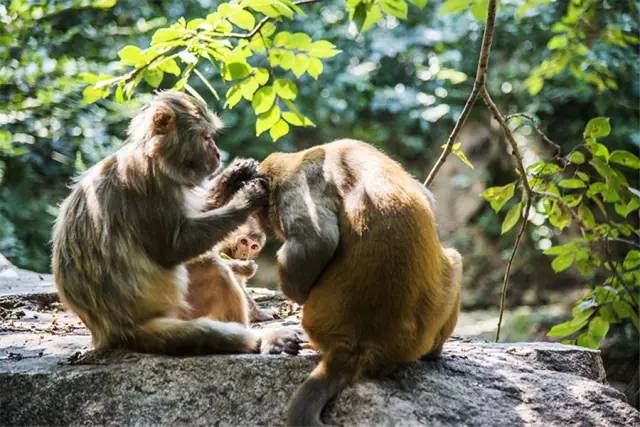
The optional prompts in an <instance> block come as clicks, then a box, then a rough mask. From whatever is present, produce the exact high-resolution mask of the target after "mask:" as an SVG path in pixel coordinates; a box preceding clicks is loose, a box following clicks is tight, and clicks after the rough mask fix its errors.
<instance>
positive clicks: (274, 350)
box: [259, 328, 302, 355]
mask: <svg viewBox="0 0 640 427" xmlns="http://www.w3.org/2000/svg"><path fill="white" fill-rule="evenodd" d="M260 338H261V340H260V349H259V351H260V353H261V354H280V353H287V354H293V355H296V354H298V352H299V351H300V342H301V341H302V331H301V330H300V329H299V328H277V329H263V330H262V331H261V336H260Z"/></svg>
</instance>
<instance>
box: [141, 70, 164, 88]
mask: <svg viewBox="0 0 640 427" xmlns="http://www.w3.org/2000/svg"><path fill="white" fill-rule="evenodd" d="M163 77H164V73H163V72H162V70H160V69H158V68H153V69H151V68H147V69H146V70H145V72H144V81H145V82H147V83H148V84H149V86H151V87H153V88H156V87H158V86H160V83H162V78H163Z"/></svg>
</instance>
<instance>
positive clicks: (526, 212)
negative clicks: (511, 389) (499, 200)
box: [496, 177, 532, 342]
mask: <svg viewBox="0 0 640 427" xmlns="http://www.w3.org/2000/svg"><path fill="white" fill-rule="evenodd" d="M522 179H526V178H525V177H523V178H522ZM531 202H532V200H531V198H527V204H526V206H525V208H524V217H523V220H522V225H521V226H520V231H518V236H517V237H516V241H515V243H514V244H513V249H511V256H510V257H509V262H508V263H507V268H506V270H505V272H504V278H503V279H502V292H501V293H500V314H499V315H498V329H496V342H498V341H499V340H500V329H501V327H502V317H503V316H504V308H505V307H504V306H505V299H506V296H507V287H508V286H509V276H511V265H512V264H513V260H514V258H515V257H516V252H517V251H518V246H520V240H522V236H523V235H524V232H525V230H526V229H527V224H528V223H529V212H530V211H531Z"/></svg>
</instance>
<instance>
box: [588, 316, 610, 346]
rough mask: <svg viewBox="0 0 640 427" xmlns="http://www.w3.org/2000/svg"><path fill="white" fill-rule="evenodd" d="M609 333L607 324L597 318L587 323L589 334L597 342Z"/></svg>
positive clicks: (600, 318)
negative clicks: (596, 339)
mask: <svg viewBox="0 0 640 427" xmlns="http://www.w3.org/2000/svg"><path fill="white" fill-rule="evenodd" d="M607 332H609V322H607V321H606V320H604V319H603V318H602V317H600V316H597V317H594V318H593V319H591V322H589V333H590V334H591V335H593V336H594V337H596V338H598V339H599V340H603V339H604V338H605V337H606V336H607Z"/></svg>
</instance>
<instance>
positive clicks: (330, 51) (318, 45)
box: [309, 40, 340, 58]
mask: <svg viewBox="0 0 640 427" xmlns="http://www.w3.org/2000/svg"><path fill="white" fill-rule="evenodd" d="M309 53H310V54H311V55H312V56H315V57H316V58H331V57H333V56H336V55H337V54H338V53H340V51H339V50H337V49H336V46H335V45H334V44H333V43H331V42H328V41H326V40H319V41H317V42H313V43H312V44H311V46H310V47H309Z"/></svg>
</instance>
